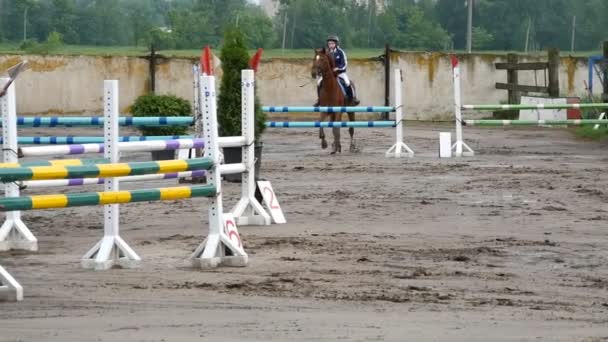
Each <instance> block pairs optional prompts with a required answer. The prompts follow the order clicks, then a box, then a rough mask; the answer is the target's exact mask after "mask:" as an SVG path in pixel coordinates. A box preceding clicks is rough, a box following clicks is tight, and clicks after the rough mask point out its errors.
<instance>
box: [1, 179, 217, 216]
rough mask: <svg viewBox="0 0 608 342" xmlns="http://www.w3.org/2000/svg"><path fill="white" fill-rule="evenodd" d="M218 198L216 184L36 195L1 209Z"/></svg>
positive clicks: (17, 199) (4, 204)
mask: <svg viewBox="0 0 608 342" xmlns="http://www.w3.org/2000/svg"><path fill="white" fill-rule="evenodd" d="M215 195H216V189H215V186H213V185H208V184H207V185H198V186H192V187H188V186H183V187H170V188H158V189H140V190H132V191H104V192H85V193H78V194H58V195H35V196H22V197H13V198H2V199H0V210H2V211H15V210H37V209H57V208H71V207H80V206H90V205H107V204H117V203H133V202H148V201H172V200H179V199H184V198H192V197H212V196H215Z"/></svg>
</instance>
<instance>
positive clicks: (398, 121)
mask: <svg viewBox="0 0 608 342" xmlns="http://www.w3.org/2000/svg"><path fill="white" fill-rule="evenodd" d="M394 79H395V95H394V96H395V126H396V128H395V132H396V134H395V135H396V141H395V144H394V145H393V146H392V147H391V148H389V149H388V151H386V153H385V155H386V157H387V158H391V157H394V158H401V157H402V156H408V157H410V158H412V157H413V156H414V151H412V149H411V148H409V146H407V145H406V144H405V142H403V120H404V118H403V101H402V98H403V93H402V92H403V88H402V84H403V75H402V74H401V70H399V69H395V77H394ZM402 152H407V153H402Z"/></svg>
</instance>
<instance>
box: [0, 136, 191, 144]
mask: <svg viewBox="0 0 608 342" xmlns="http://www.w3.org/2000/svg"><path fill="white" fill-rule="evenodd" d="M192 138H193V137H192V136H191V135H157V136H153V135H152V136H125V137H119V138H118V141H119V142H134V141H159V140H172V139H192ZM2 141H3V140H2V138H1V137H0V143H2ZM103 142H104V138H103V137H75V136H57V137H18V138H17V144H19V145H65V144H68V145H71V144H101V143H103Z"/></svg>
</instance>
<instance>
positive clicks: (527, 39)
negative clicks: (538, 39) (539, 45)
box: [524, 17, 532, 53]
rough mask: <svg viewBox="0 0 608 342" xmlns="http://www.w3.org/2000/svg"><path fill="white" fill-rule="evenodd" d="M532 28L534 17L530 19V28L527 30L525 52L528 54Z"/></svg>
mask: <svg viewBox="0 0 608 342" xmlns="http://www.w3.org/2000/svg"><path fill="white" fill-rule="evenodd" d="M531 26H532V17H528V28H527V29H526V43H525V46H524V52H525V53H528V45H529V43H530V27H531Z"/></svg>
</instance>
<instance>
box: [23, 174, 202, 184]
mask: <svg viewBox="0 0 608 342" xmlns="http://www.w3.org/2000/svg"><path fill="white" fill-rule="evenodd" d="M205 175H206V172H205V171H204V170H194V171H183V172H174V173H160V174H150V175H140V176H127V177H118V180H119V182H121V183H130V182H141V181H152V180H165V179H181V178H188V177H193V178H200V177H205ZM104 182H105V178H72V179H52V180H39V181H23V182H22V183H21V186H22V188H47V187H54V186H81V185H95V184H104Z"/></svg>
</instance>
